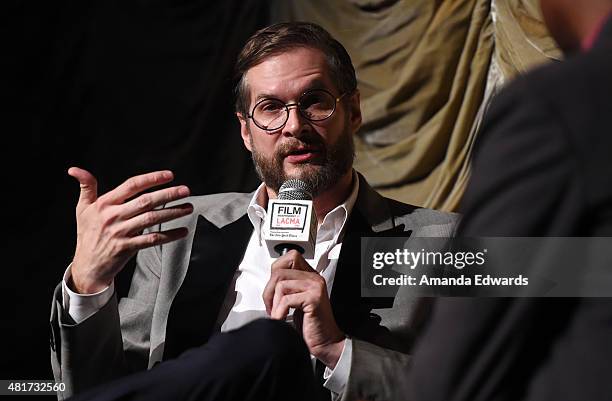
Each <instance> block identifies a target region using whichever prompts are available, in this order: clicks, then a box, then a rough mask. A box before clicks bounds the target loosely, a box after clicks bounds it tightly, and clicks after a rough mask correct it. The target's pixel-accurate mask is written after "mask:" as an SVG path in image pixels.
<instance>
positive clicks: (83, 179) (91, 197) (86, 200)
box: [68, 167, 98, 207]
mask: <svg viewBox="0 0 612 401" xmlns="http://www.w3.org/2000/svg"><path fill="white" fill-rule="evenodd" d="M68 175H70V176H72V177H74V178H76V179H77V181H79V184H80V186H81V193H80V195H79V206H80V207H83V206H87V205H90V204H92V203H94V202H95V201H96V199H97V198H98V182H97V181H96V177H94V176H93V175H92V174H91V173H90V172H89V171H87V170H83V169H82V168H78V167H70V168H69V169H68Z"/></svg>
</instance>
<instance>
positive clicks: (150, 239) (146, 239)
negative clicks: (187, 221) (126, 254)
mask: <svg viewBox="0 0 612 401" xmlns="http://www.w3.org/2000/svg"><path fill="white" fill-rule="evenodd" d="M187 233H188V231H187V228H185V227H179V228H174V229H172V230H167V231H160V232H155V233H148V234H143V235H138V236H136V237H133V238H130V239H128V240H126V244H125V246H126V248H127V249H129V250H131V251H139V250H141V249H145V248H150V247H152V246H156V245H162V244H167V243H168V242H172V241H176V240H178V239H181V238H183V237H185V236H186V235H187Z"/></svg>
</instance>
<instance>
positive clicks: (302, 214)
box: [270, 203, 308, 230]
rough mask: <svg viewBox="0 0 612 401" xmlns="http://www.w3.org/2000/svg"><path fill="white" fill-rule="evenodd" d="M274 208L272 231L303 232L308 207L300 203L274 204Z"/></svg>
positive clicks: (271, 223) (271, 222)
mask: <svg viewBox="0 0 612 401" xmlns="http://www.w3.org/2000/svg"><path fill="white" fill-rule="evenodd" d="M271 206H272V213H271V216H273V218H272V219H270V228H271V229H272V230H303V229H304V225H305V224H306V217H307V216H306V215H307V213H308V206H307V205H304V204H299V203H290V204H289V203H282V204H278V203H274V204H272V205H271Z"/></svg>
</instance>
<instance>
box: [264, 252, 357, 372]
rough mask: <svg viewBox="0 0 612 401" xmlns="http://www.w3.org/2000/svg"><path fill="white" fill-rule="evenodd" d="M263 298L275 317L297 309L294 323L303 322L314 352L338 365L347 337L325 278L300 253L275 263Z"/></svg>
mask: <svg viewBox="0 0 612 401" xmlns="http://www.w3.org/2000/svg"><path fill="white" fill-rule="evenodd" d="M263 300H264V303H265V305H266V311H267V312H268V314H270V316H271V317H272V318H273V319H280V320H284V319H285V318H286V317H287V314H288V313H289V308H296V312H295V313H294V316H293V318H294V322H295V323H296V326H297V327H300V323H301V329H302V336H303V338H304V341H305V342H306V345H307V346H308V349H309V351H310V353H311V354H312V355H314V356H315V357H316V358H317V359H319V360H320V361H321V362H323V363H324V364H325V365H327V366H329V367H330V368H332V369H333V368H334V367H335V366H336V363H337V362H338V359H340V354H341V353H342V349H343V347H344V338H345V336H344V333H342V331H341V330H340V328H339V327H338V325H337V324H336V320H335V319H334V315H333V313H332V308H331V304H330V302H329V297H328V296H327V285H326V284H325V279H324V278H323V277H321V275H320V274H319V273H317V272H316V271H315V270H314V269H312V268H311V267H310V266H309V265H308V263H307V262H306V260H304V258H303V257H302V255H301V254H300V253H299V252H297V251H289V252H288V253H286V254H285V255H283V256H281V257H279V258H278V259H277V260H276V261H275V262H274V263H273V264H272V274H271V275H270V280H269V281H268V284H267V285H266V288H265V289H264V292H263ZM300 312H301V313H300ZM300 317H301V319H302V321H301V322H299V321H296V319H298V320H299V319H300Z"/></svg>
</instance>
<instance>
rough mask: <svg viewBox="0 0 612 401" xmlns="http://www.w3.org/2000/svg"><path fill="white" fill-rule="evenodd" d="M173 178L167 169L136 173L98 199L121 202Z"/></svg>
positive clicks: (114, 202) (110, 202)
mask: <svg viewBox="0 0 612 401" xmlns="http://www.w3.org/2000/svg"><path fill="white" fill-rule="evenodd" d="M173 179H174V174H172V172H171V171H168V170H165V171H155V172H152V173H147V174H142V175H137V176H135V177H131V178H128V179H127V180H125V181H124V182H123V184H121V185H119V186H118V187H117V188H115V189H113V190H112V191H110V192H107V193H106V194H104V195H102V196H101V197H100V200H102V201H103V202H104V203H109V204H119V203H123V202H124V201H125V200H127V199H129V198H131V197H133V196H134V195H137V194H139V193H140V192H142V191H145V190H147V189H149V188H153V187H156V186H158V185H163V184H166V183H168V182H170V181H172V180H173Z"/></svg>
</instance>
